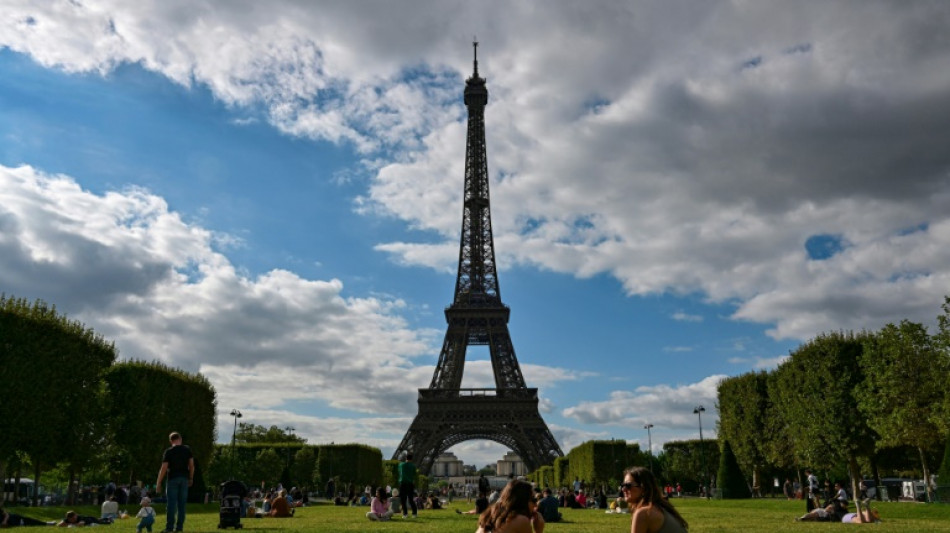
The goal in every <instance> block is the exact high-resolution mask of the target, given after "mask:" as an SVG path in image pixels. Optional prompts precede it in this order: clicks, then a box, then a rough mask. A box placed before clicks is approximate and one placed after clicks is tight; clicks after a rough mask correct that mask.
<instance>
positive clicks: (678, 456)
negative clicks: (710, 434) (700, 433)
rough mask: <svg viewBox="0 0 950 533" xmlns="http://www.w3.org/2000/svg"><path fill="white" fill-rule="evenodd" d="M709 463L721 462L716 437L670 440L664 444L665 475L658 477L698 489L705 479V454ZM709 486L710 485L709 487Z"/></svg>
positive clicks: (687, 487)
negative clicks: (701, 439)
mask: <svg viewBox="0 0 950 533" xmlns="http://www.w3.org/2000/svg"><path fill="white" fill-rule="evenodd" d="M704 453H705V457H706V459H705V463H706V465H707V467H708V465H716V464H719V441H718V440H716V439H704V440H703V441H702V442H700V440H699V439H694V440H686V441H669V442H667V443H665V444H664V445H663V455H662V457H661V460H660V464H661V465H662V467H663V469H664V476H663V477H658V479H663V480H664V481H665V482H667V483H681V484H682V485H683V487H685V488H686V490H687V491H690V492H692V491H694V490H695V491H697V492H698V490H699V486H700V485H701V484H703V483H705V481H704V480H703V476H704V474H705V473H704V472H703V454H704ZM707 488H708V487H707Z"/></svg>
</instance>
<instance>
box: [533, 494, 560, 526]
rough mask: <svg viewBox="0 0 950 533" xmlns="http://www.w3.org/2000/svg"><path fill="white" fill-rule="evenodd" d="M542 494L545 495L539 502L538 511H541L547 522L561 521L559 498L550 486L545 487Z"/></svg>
mask: <svg viewBox="0 0 950 533" xmlns="http://www.w3.org/2000/svg"><path fill="white" fill-rule="evenodd" d="M542 494H543V495H544V497H543V498H541V501H539V502H538V512H539V513H541V518H544V521H545V522H560V521H561V513H560V512H558V510H557V508H558V505H557V498H555V497H554V495H553V494H552V493H551V489H550V488H545V489H544V491H543V492H542Z"/></svg>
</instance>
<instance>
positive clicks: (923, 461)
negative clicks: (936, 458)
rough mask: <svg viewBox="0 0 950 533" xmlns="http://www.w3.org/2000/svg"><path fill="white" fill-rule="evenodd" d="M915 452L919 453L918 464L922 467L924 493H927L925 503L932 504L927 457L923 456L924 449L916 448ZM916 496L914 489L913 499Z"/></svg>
mask: <svg viewBox="0 0 950 533" xmlns="http://www.w3.org/2000/svg"><path fill="white" fill-rule="evenodd" d="M917 451H918V452H920V464H921V465H922V466H923V467H924V491H925V492H926V493H927V502H928V503H933V501H934V498H933V494H931V492H930V470H928V469H927V456H926V455H924V449H923V448H921V447H920V446H918V447H917ZM916 496H917V491H916V489H915V490H914V497H915V498H916Z"/></svg>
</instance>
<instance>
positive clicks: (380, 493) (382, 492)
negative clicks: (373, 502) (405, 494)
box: [376, 487, 386, 500]
mask: <svg viewBox="0 0 950 533" xmlns="http://www.w3.org/2000/svg"><path fill="white" fill-rule="evenodd" d="M376 497H377V498H379V499H380V500H385V499H386V487H377V488H376Z"/></svg>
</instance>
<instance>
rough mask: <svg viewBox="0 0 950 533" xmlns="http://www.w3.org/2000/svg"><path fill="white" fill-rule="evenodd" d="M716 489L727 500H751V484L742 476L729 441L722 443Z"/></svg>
mask: <svg viewBox="0 0 950 533" xmlns="http://www.w3.org/2000/svg"><path fill="white" fill-rule="evenodd" d="M716 487H717V488H718V489H719V491H720V494H722V497H723V498H725V499H739V498H749V497H751V496H752V493H751V492H750V491H749V484H748V483H747V482H746V479H745V477H744V476H743V475H742V470H741V469H740V468H739V462H738V461H737V460H736V454H734V453H733V452H732V446H731V445H730V444H729V441H728V440H724V441H722V455H721V456H720V459H719V473H718V475H717V476H716Z"/></svg>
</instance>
